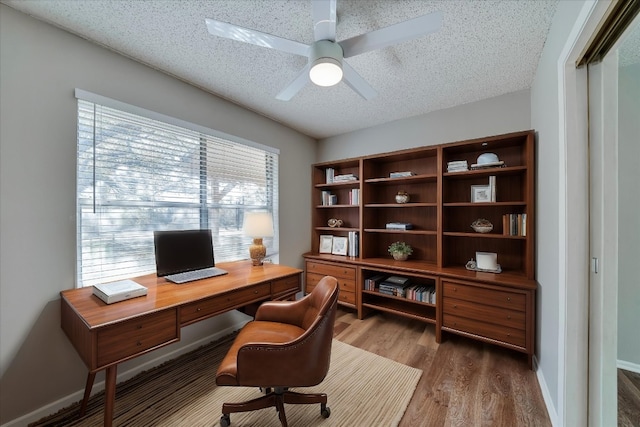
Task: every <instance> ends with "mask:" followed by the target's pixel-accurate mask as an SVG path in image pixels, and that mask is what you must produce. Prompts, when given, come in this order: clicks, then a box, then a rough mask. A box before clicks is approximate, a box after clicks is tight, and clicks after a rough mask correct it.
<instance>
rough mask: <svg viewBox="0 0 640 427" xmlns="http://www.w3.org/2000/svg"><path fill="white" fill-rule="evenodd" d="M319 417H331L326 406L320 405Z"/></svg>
mask: <svg viewBox="0 0 640 427" xmlns="http://www.w3.org/2000/svg"><path fill="white" fill-rule="evenodd" d="M320 415H322V418H329V415H331V408H329V407H328V406H327V405H321V406H320Z"/></svg>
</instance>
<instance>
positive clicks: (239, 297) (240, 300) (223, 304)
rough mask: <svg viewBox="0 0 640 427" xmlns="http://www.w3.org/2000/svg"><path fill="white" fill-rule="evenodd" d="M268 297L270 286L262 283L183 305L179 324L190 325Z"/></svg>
mask: <svg viewBox="0 0 640 427" xmlns="http://www.w3.org/2000/svg"><path fill="white" fill-rule="evenodd" d="M270 296H271V284H270V283H262V284H260V285H256V286H251V287H249V288H246V289H242V290H240V291H234V292H230V293H227V294H225V295H220V296H216V297H211V298H206V299H204V300H202V301H198V302H194V303H191V304H186V305H184V306H183V307H182V308H181V309H180V323H181V324H182V325H184V324H187V323H191V322H194V321H196V320H201V319H204V318H206V317H210V316H213V315H215V314H218V313H222V312H224V311H228V310H232V309H234V308H238V307H242V306H243V305H246V304H249V303H252V302H256V301H260V300H264V299H269V297H270Z"/></svg>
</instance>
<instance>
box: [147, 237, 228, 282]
mask: <svg viewBox="0 0 640 427" xmlns="http://www.w3.org/2000/svg"><path fill="white" fill-rule="evenodd" d="M153 242H154V247H155V252H156V273H157V275H158V276H159V277H162V276H167V275H169V274H176V273H183V272H185V271H193V270H201V269H203V268H210V267H215V261H214V257H213V241H212V239H211V230H168V231H154V232H153Z"/></svg>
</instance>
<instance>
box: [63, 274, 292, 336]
mask: <svg viewBox="0 0 640 427" xmlns="http://www.w3.org/2000/svg"><path fill="white" fill-rule="evenodd" d="M216 267H219V268H222V269H223V270H227V271H228V272H229V274H226V275H224V276H217V277H212V278H209V279H203V280H198V281H195V282H188V283H184V284H180V285H178V284H175V283H172V282H169V281H168V280H166V279H164V278H163V277H158V276H156V275H155V274H148V275H146V276H140V277H135V278H133V279H132V280H133V281H135V282H137V283H139V284H141V285H142V286H145V287H146V288H147V295H145V296H142V297H137V298H132V299H130V300H126V301H121V302H117V303H114V304H106V303H104V302H103V301H102V300H100V299H99V298H98V297H96V296H95V295H93V287H92V286H88V287H85V288H80V289H69V290H66V291H62V292H61V295H62V297H63V298H64V299H65V300H67V301H68V302H69V305H70V306H71V307H72V308H73V310H74V311H75V312H76V314H77V315H78V316H79V317H80V318H81V319H82V320H83V321H84V323H85V325H86V327H87V328H88V329H94V328H99V327H102V326H106V325H109V324H112V323H116V322H122V321H123V320H127V319H132V318H136V317H138V316H143V315H147V314H150V313H154V312H156V311H162V310H165V309H168V308H171V307H177V306H180V305H183V304H187V303H190V302H193V301H198V300H201V299H203V298H206V297H208V296H211V295H224V294H225V293H227V292H235V291H238V290H240V289H242V288H245V287H249V286H252V285H254V284H256V283H260V282H267V281H270V280H276V279H281V278H283V277H287V276H294V275H299V274H300V273H302V270H300V269H297V268H292V267H287V266H283V265H279V264H267V263H266V264H264V265H262V266H252V265H251V261H239V262H228V263H219V264H217V265H216Z"/></svg>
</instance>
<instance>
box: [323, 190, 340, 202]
mask: <svg viewBox="0 0 640 427" xmlns="http://www.w3.org/2000/svg"><path fill="white" fill-rule="evenodd" d="M320 203H322V206H333V205H337V204H338V196H336V195H335V194H332V193H331V191H326V190H325V191H323V192H322V200H321V201H320Z"/></svg>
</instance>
